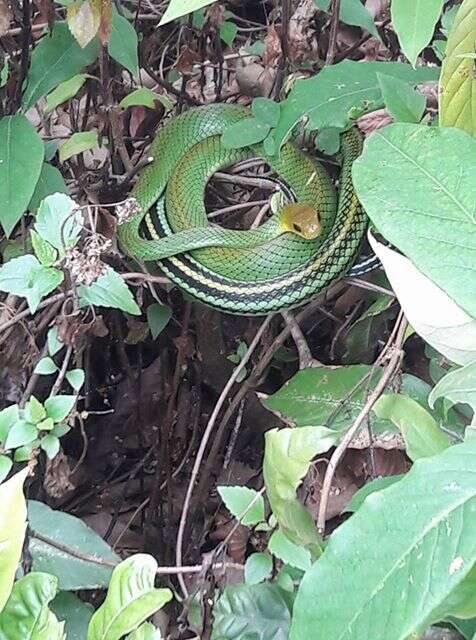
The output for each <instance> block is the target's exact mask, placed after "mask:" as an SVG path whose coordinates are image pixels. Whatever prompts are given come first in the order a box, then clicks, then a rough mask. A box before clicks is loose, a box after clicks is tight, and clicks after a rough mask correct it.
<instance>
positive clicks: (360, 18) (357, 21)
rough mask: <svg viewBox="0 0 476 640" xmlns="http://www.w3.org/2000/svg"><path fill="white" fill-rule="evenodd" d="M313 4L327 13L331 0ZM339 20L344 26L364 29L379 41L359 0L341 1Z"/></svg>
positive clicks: (366, 10)
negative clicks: (348, 25)
mask: <svg viewBox="0 0 476 640" xmlns="http://www.w3.org/2000/svg"><path fill="white" fill-rule="evenodd" d="M314 3H315V4H316V6H317V7H318V9H321V11H328V10H329V6H330V3H331V0H314ZM339 18H340V19H341V20H342V22H344V23H345V24H350V25H351V26H354V27H361V28H362V29H366V30H367V31H368V32H369V33H371V34H372V35H373V36H375V37H376V38H378V39H380V36H379V33H378V31H377V27H376V26H375V22H374V21H373V18H372V16H371V14H370V12H369V10H368V9H367V7H365V6H364V5H363V4H362V2H361V0H341V3H340V12H339Z"/></svg>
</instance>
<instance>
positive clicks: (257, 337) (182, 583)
mask: <svg viewBox="0 0 476 640" xmlns="http://www.w3.org/2000/svg"><path fill="white" fill-rule="evenodd" d="M272 318H273V316H272V315H270V316H268V317H267V318H266V319H265V321H264V322H263V323H262V325H261V326H260V328H259V329H258V331H257V332H256V335H255V337H254V338H253V340H252V342H251V344H250V346H249V347H248V350H247V351H246V353H245V355H244V356H243V358H242V359H241V361H240V363H239V364H238V366H237V367H236V369H235V370H234V371H233V373H232V374H231V376H230V378H229V379H228V382H227V383H226V385H225V386H224V388H223V391H222V392H221V394H220V397H219V398H218V401H217V403H216V405H215V408H214V409H213V412H212V414H211V416H210V419H209V420H208V424H207V426H206V428H205V431H204V433H203V436H202V440H201V442H200V447H199V448H198V451H197V457H196V458H195V462H194V465H193V469H192V474H191V476H190V481H189V483H188V487H187V493H186V495H185V500H184V504H183V509H182V514H181V516H180V524H179V529H178V533H177V544H176V550H175V561H176V564H177V566H178V567H181V566H182V553H183V538H184V533H185V526H186V524H187V516H188V511H189V509H190V502H191V499H192V493H193V489H194V485H195V481H196V479H197V476H198V472H199V470H200V466H201V464H202V460H203V456H204V454H205V449H206V447H207V444H208V440H209V439H210V435H211V433H212V431H213V427H214V426H215V422H216V419H217V417H218V414H219V413H220V410H221V408H222V406H223V403H224V402H225V400H226V397H227V395H228V393H229V391H230V389H231V388H232V387H233V385H234V384H235V382H236V380H237V379H238V377H239V375H240V373H241V371H242V370H243V368H244V367H245V366H246V364H247V363H248V361H249V359H250V358H251V356H252V354H253V352H254V350H255V349H256V347H257V346H258V344H259V341H260V340H261V336H262V335H263V333H264V332H265V331H266V329H267V328H268V326H269V324H270V322H271V319H272ZM179 583H180V587H181V588H182V591H183V594H184V596H185V597H188V589H187V586H186V584H185V581H184V580H183V578H180V576H179Z"/></svg>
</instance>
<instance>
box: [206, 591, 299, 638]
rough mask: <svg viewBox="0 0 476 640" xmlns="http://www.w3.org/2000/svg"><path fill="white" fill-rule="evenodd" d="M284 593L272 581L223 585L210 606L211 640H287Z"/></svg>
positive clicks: (286, 605)
mask: <svg viewBox="0 0 476 640" xmlns="http://www.w3.org/2000/svg"><path fill="white" fill-rule="evenodd" d="M285 594H286V592H285V591H283V590H282V589H280V587H278V586H277V585H275V584H255V585H238V586H236V587H227V588H226V589H225V590H224V592H223V594H222V595H221V596H220V598H219V599H218V601H217V603H216V605H215V606H214V608H213V615H214V619H215V622H214V625H213V635H212V639H213V640H222V639H226V640H245V638H246V639H248V638H249V639H250V640H251V639H253V640H288V633H289V624H290V621H291V613H290V611H289V607H288V604H287V601H286V596H285ZM308 638H311V636H307V637H306V640H307V639H308ZM301 640H304V638H301Z"/></svg>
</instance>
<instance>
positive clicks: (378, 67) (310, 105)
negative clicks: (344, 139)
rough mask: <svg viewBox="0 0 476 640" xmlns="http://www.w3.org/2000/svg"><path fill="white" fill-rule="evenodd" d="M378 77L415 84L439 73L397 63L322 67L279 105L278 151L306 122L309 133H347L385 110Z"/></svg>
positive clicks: (348, 61) (346, 62)
mask: <svg viewBox="0 0 476 640" xmlns="http://www.w3.org/2000/svg"><path fill="white" fill-rule="evenodd" d="M377 73H385V74H386V75H389V76H392V77H396V78H400V80H404V81H405V82H410V83H412V84H418V83H419V82H426V81H428V80H436V79H437V78H438V69H436V68H433V69H431V68H430V67H419V68H417V69H412V67H411V66H410V65H408V64H402V63H400V62H366V63H365V64H362V63H361V62H354V61H353V60H344V61H343V62H339V63H338V64H334V65H329V66H327V67H325V68H324V69H323V70H322V71H321V72H320V73H318V74H317V75H316V76H314V77H313V78H309V79H307V80H298V81H297V82H296V83H295V85H294V86H293V88H292V89H291V91H290V93H289V96H288V98H286V100H284V101H283V102H281V103H280V104H281V115H280V118H279V123H278V126H277V127H276V130H275V131H274V137H275V140H276V144H277V145H278V148H279V147H280V146H281V145H282V143H283V141H284V140H285V139H287V138H288V136H289V134H290V133H291V131H292V130H293V128H294V127H295V125H296V124H297V123H298V122H299V121H300V120H301V119H302V118H303V117H304V116H306V117H308V118H309V123H308V126H309V128H310V129H312V130H314V129H318V130H321V129H326V128H328V127H335V128H337V129H340V130H343V129H346V128H347V127H348V126H349V124H351V123H352V121H353V120H354V119H355V118H357V117H359V116H360V115H362V114H363V113H368V112H370V111H374V110H375V109H379V108H380V107H383V106H384V101H383V97H382V92H381V89H380V84H379V81H378V78H377Z"/></svg>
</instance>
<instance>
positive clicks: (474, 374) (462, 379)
mask: <svg viewBox="0 0 476 640" xmlns="http://www.w3.org/2000/svg"><path fill="white" fill-rule="evenodd" d="M441 397H443V398H447V399H448V400H451V402H453V403H454V404H457V403H463V404H469V406H470V407H471V408H472V410H473V412H474V414H473V424H475V423H476V360H475V361H474V362H470V363H469V364H467V365H466V366H465V367H461V369H456V370H455V371H450V373H447V374H446V376H444V378H442V379H441V380H440V381H439V382H438V383H437V385H436V386H435V387H434V388H433V389H432V391H431V393H430V396H429V398H428V402H429V404H430V406H433V405H434V403H435V402H436V400H438V398H441Z"/></svg>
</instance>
